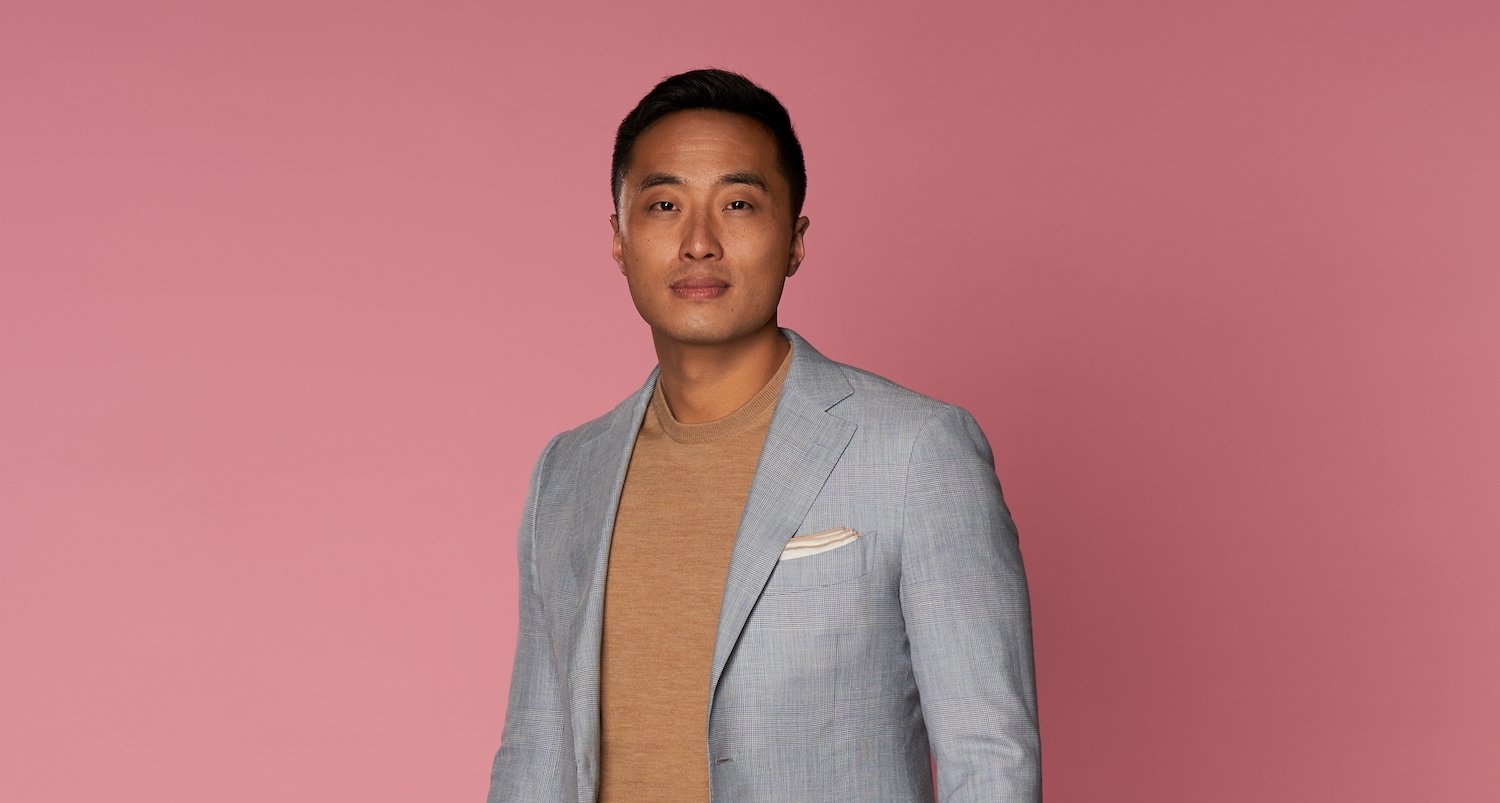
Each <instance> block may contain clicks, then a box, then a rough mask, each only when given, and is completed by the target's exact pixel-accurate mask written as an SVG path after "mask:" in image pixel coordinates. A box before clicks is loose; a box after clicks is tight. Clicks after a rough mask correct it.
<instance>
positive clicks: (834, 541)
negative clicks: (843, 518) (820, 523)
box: [781, 527, 859, 560]
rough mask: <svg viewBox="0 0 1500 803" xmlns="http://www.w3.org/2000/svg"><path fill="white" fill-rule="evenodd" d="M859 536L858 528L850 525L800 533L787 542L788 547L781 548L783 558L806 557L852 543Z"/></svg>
mask: <svg viewBox="0 0 1500 803" xmlns="http://www.w3.org/2000/svg"><path fill="white" fill-rule="evenodd" d="M858 538H859V532H858V531H857V530H851V529H849V528H848V527H834V528H833V529H831V530H822V531H819V532H815V533H808V534H807V535H798V536H795V537H793V538H792V539H791V540H789V541H787V542H786V549H783V550H781V559H782V560H796V559H797V558H806V557H810V556H812V555H816V554H819V553H821V552H827V551H828V550H830V549H838V548H839V547H841V546H845V545H847V544H852V543H854V542H855V540H856V539H858Z"/></svg>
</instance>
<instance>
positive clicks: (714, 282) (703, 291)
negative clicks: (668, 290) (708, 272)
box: [672, 276, 729, 298]
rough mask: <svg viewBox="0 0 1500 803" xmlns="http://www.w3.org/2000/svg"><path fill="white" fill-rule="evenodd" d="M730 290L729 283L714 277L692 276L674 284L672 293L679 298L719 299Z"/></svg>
mask: <svg viewBox="0 0 1500 803" xmlns="http://www.w3.org/2000/svg"><path fill="white" fill-rule="evenodd" d="M728 289H729V283H728V282H726V281H724V280H723V279H716V278H714V277H712V276H690V277H688V278H686V279H678V280H677V281H675V282H672V292H673V294H675V295H676V296H677V297H678V298H717V297H719V296H720V295H723V294H724V291H726V290H728Z"/></svg>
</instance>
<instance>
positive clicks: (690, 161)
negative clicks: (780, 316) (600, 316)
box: [610, 70, 808, 352]
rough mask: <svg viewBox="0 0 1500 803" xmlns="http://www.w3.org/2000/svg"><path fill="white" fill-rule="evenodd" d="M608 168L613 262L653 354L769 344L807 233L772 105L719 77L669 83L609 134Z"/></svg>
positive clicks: (787, 132)
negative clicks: (646, 331) (613, 136)
mask: <svg viewBox="0 0 1500 803" xmlns="http://www.w3.org/2000/svg"><path fill="white" fill-rule="evenodd" d="M766 120H770V122H769V123H767V122H766ZM778 132H780V133H778ZM788 143H789V144H788ZM614 161H615V172H614V178H613V182H612V183H613V189H614V193H615V214H614V215H611V216H610V225H611V227H612V228H613V230H614V243H613V247H612V254H613V256H614V259H615V262H616V263H617V264H618V265H619V266H620V272H621V273H622V274H624V276H625V279H626V282H627V284H629V286H630V296H631V299H632V300H633V301H634V302H635V306H636V309H637V310H638V311H639V312H640V314H641V317H642V318H643V319H645V321H646V323H647V324H649V325H650V326H651V331H652V336H653V339H654V340H655V341H656V345H657V350H658V352H661V351H662V349H664V348H675V347H690V346H725V345H730V344H737V343H738V344H744V343H749V342H753V341H755V340H758V339H760V338H774V337H779V335H778V334H777V331H776V328H777V324H776V307H777V305H778V304H779V303H780V301H781V291H782V288H783V286H784V285H785V283H786V279H787V277H788V276H791V275H792V274H793V273H795V272H796V270H797V267H798V265H800V264H801V262H802V257H803V242H802V239H803V234H804V232H806V231H807V225H808V221H807V218H805V217H801V216H800V212H801V207H802V194H803V192H804V191H805V187H806V179H805V174H804V168H803V164H802V147H801V146H800V145H799V144H798V143H797V139H796V136H795V135H793V133H792V127H791V121H790V120H789V119H788V117H787V114H786V110H785V109H783V108H782V106H781V104H780V103H779V102H778V101H777V100H776V98H775V97H773V96H772V95H771V93H769V92H766V91H765V90H763V89H761V88H760V87H757V86H755V85H754V84H752V83H750V82H749V81H748V80H746V79H744V78H743V77H741V76H738V75H735V74H733V73H726V72H722V71H718V70H696V71H694V72H690V73H684V74H682V75H678V76H674V77H672V78H668V79H667V80H665V81H663V82H662V83H661V84H659V85H657V87H656V88H655V89H653V90H652V91H651V93H650V94H648V95H647V96H646V97H645V98H644V99H643V100H642V101H641V102H640V104H638V105H637V106H636V108H635V109H634V110H633V111H631V113H630V114H629V115H627V116H626V118H625V121H624V122H622V123H621V124H620V133H619V136H618V137H617V138H616V140H615V158H614Z"/></svg>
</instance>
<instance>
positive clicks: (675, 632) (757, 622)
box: [489, 70, 1040, 803]
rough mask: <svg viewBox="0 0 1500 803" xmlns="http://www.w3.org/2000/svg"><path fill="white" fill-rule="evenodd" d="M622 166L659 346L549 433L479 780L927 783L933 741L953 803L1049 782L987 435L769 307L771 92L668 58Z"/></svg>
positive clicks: (926, 790)
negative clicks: (580, 415)
mask: <svg viewBox="0 0 1500 803" xmlns="http://www.w3.org/2000/svg"><path fill="white" fill-rule="evenodd" d="M611 184H612V189H613V192H614V200H615V214H614V215H613V216H611V218H610V223H611V225H612V227H613V230H614V245H613V254H614V259H615V262H616V263H617V264H618V265H619V268H620V272H621V273H622V274H624V277H625V281H626V284H627V285H628V286H629V289H630V295H631V298H632V300H633V301H634V302H635V306H636V309H637V310H638V311H639V312H640V314H641V317H642V318H644V319H645V321H646V323H647V324H649V326H650V329H651V336H652V341H653V343H654V345H655V348H656V354H657V358H658V361H659V363H660V364H659V366H658V368H657V369H656V370H654V371H653V372H652V373H651V375H650V376H649V377H648V378H647V380H646V383H645V385H644V387H642V388H641V390H640V391H639V392H637V393H635V394H634V395H633V396H631V397H630V398H628V399H626V400H625V401H624V402H623V403H622V404H620V405H619V406H618V407H616V408H615V409H614V410H613V411H612V412H610V413H608V414H607V415H605V416H603V417H602V418H599V419H597V420H595V421H591V422H589V423H587V424H584V425H583V426H581V427H578V428H577V429H574V430H571V431H569V432H565V433H563V434H561V435H559V436H557V437H556V438H554V439H553V440H552V442H551V443H550V444H548V446H547V447H546V449H545V450H544V451H543V453H542V456H541V458H540V459H539V460H538V461H537V465H536V469H535V472H534V473H533V475H532V481H531V491H530V495H529V497H528V500H527V504H526V509H525V513H524V515H523V518H522V522H521V529H520V534H519V536H518V541H519V543H518V553H519V562H520V587H521V603H520V618H521V621H520V631H519V636H518V639H517V644H516V657H515V670H514V673H513V675H512V679H511V693H510V702H509V707H508V709H507V711H506V719H505V730H504V734H503V737H502V743H501V746H500V749H499V752H498V753H497V755H496V757H495V762H494V768H493V774H492V781H491V788H490V796H489V800H490V801H491V803H498V802H499V801H525V803H538V801H548V802H550V801H569V803H577V802H579V801H582V802H583V803H588V802H589V801H594V800H599V801H603V803H619V802H620V801H632V802H633V801H652V802H653V803H655V802H656V801H707V800H710V799H712V800H714V801H721V802H723V803H731V802H737V801H797V803H805V802H810V801H833V802H835V803H845V802H846V801H930V800H932V799H933V778H932V770H931V764H930V763H929V762H930V761H931V760H932V759H935V760H936V764H937V786H938V792H939V793H940V795H941V798H942V801H943V803H961V801H981V800H982V801H1007V800H1017V801H1034V800H1039V799H1040V746H1039V742H1038V736H1037V716H1036V703H1035V692H1034V683H1033V677H1032V657H1031V628H1030V613H1029V605H1028V600H1027V592H1026V581H1025V575H1024V572H1023V570H1022V565H1021V556H1020V552H1019V549H1018V546H1017V540H1016V533H1015V529H1014V527H1013V525H1012V523H1011V518H1010V515H1009V513H1008V512H1007V510H1006V507H1005V503H1004V501H1003V500H1002V498H1001V494H1000V487H999V484H998V482H997V481H996V479H995V473H994V466H993V462H992V458H991V454H990V449H989V446H988V444H987V443H986V441H985V438H984V435H983V434H982V433H981V432H980V430H979V426H978V425H977V424H976V423H975V422H974V419H973V418H972V417H971V416H970V415H969V414H968V413H967V412H965V411H964V410H962V409H961V408H958V407H955V406H953V405H949V404H944V403H942V402H939V401H935V400H933V399H929V398H927V397H925V396H921V395H919V394H916V393H913V392H912V391H909V390H906V389H904V388H901V387H899V386H897V385H894V384H892V383H890V382H888V381H886V380H884V379H881V378H879V377H876V376H874V375H871V374H868V373H865V372H863V371H860V370H858V369H855V368H851V367H849V366H845V365H841V364H838V363H835V362H832V361H830V360H828V359H827V358H825V357H823V356H822V355H821V354H819V353H818V352H817V351H815V350H814V349H813V348H812V346H811V345H809V344H808V343H807V341H805V340H803V339H802V338H801V337H800V336H798V335H797V334H796V333H794V332H792V331H791V330H787V329H781V328H779V327H778V325H777V319H776V307H777V303H778V302H779V300H780V298H781V292H782V287H783V284H784V282H785V281H786V278H787V277H789V276H791V275H792V274H793V273H795V272H796V270H797V267H798V265H800V264H801V262H802V258H803V253H804V248H803V239H804V235H805V234H806V233H807V227H808V219H807V218H805V217H802V216H801V208H802V200H803V197H804V194H805V189H806V172H805V169H804V166H803V157H802V147H801V145H800V144H799V143H798V141H797V138H796V135H795V133H794V132H793V130H792V125H791V121H790V120H789V118H788V116H787V113H786V110H785V109H784V108H783V107H782V106H781V104H780V103H779V102H778V101H777V100H776V98H775V97H774V96H772V95H771V94H770V93H769V92H766V91H765V90H763V89H761V88H760V87H757V86H755V85H754V84H752V83H750V82H749V81H748V80H746V79H745V78H743V77H741V76H739V75H735V74H733V73H727V72H723V71H718V70H695V71H692V72H688V73H684V74H682V75H677V76H673V77H671V78H668V79H667V80H665V81H663V82H662V83H661V84H659V85H657V86H656V88H655V89H653V90H652V91H651V92H650V94H648V95H647V96H646V97H645V98H643V99H642V100H641V102H640V103H639V104H638V105H637V106H636V108H635V109H634V110H633V111H631V112H630V114H629V115H628V116H626V118H625V119H624V121H623V122H622V123H621V124H620V128H619V132H618V135H617V137H616V140H615V153H614V164H613V172H612V178H611ZM929 750H930V751H931V752H930V753H929Z"/></svg>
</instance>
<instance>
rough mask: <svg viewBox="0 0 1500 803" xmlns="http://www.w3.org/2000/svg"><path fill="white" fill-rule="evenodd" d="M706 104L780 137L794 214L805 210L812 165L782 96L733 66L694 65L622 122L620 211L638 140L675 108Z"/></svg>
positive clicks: (617, 167)
mask: <svg viewBox="0 0 1500 803" xmlns="http://www.w3.org/2000/svg"><path fill="white" fill-rule="evenodd" d="M691 109H705V110H714V111H721V112H730V113H732V114H739V115H743V116H745V117H749V118H750V119H752V120H754V121H756V122H757V123H760V124H761V125H762V126H765V129H766V131H767V132H768V133H770V135H771V138H772V139H774V140H775V141H776V151H777V159H778V166H779V167H780V168H781V174H782V176H783V177H785V178H786V180H787V184H788V185H789V186H790V188H791V199H792V217H793V219H795V218H797V217H799V216H800V215H801V214H802V202H803V200H804V199H805V198H806V197H807V166H806V164H805V163H804V162H803V160H802V143H801V142H800V141H798V139H797V132H796V131H794V130H793V129H792V118H791V117H790V116H789V115H788V114H787V112H786V107H785V106H782V105H781V101H779V100H777V99H776V96H775V95H773V94H771V93H770V92H767V91H766V90H764V89H761V88H760V87H758V86H756V85H755V84H754V83H752V82H751V81H750V79H748V78H746V77H745V76H743V75H740V74H739V73H732V72H729V71H727V70H689V71H688V72H685V73H679V74H677V75H674V76H672V77H670V78H667V79H666V80H664V81H662V82H661V83H659V84H657V85H656V86H655V87H654V88H653V89H652V90H651V91H650V92H648V93H646V96H645V97H643V98H641V101H640V102H639V103H637V104H635V108H634V109H631V110H630V113H629V114H627V115H625V119H624V120H621V121H620V128H619V130H617V131H616V132H615V152H614V158H613V159H611V160H610V170H609V174H610V185H609V189H610V195H611V197H613V198H614V201H615V212H617V213H618V212H619V211H620V190H621V188H622V187H623V185H624V183H625V173H626V171H628V170H629V169H630V161H631V157H632V156H633V154H634V150H635V142H636V140H637V139H639V138H640V136H641V133H642V132H643V131H645V130H646V129H647V128H650V127H651V124H652V123H655V122H656V121H658V120H660V119H661V118H663V117H666V116H667V115H669V114H672V113H674V112H681V111H688V110H691Z"/></svg>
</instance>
